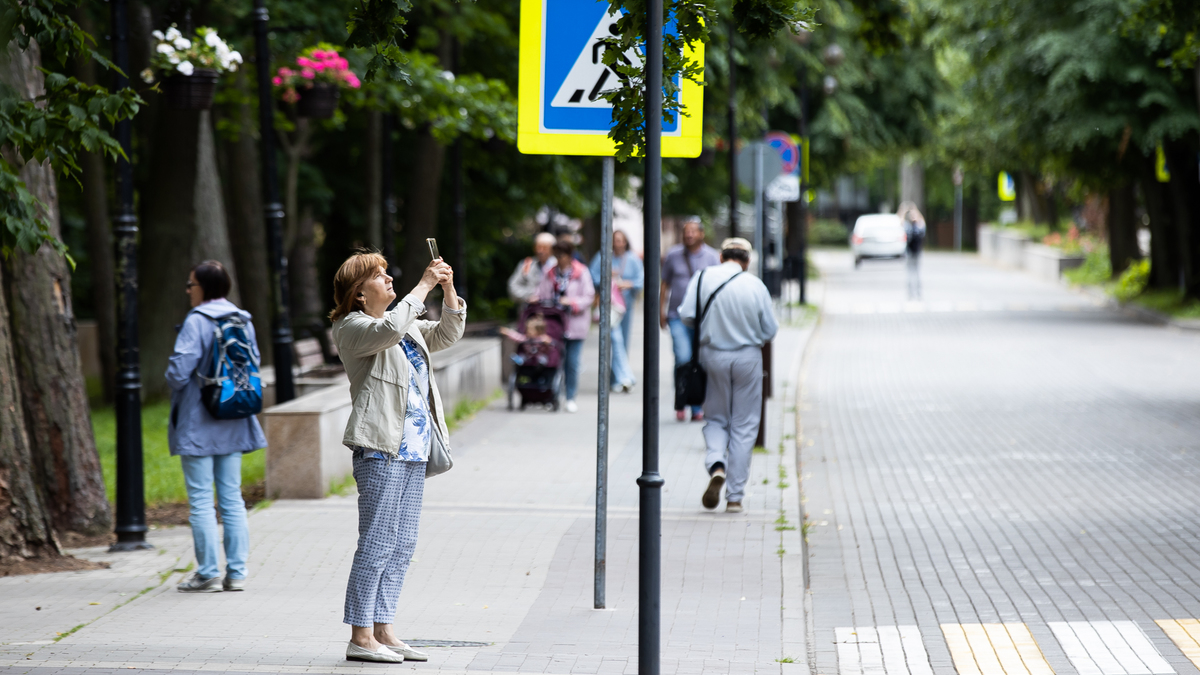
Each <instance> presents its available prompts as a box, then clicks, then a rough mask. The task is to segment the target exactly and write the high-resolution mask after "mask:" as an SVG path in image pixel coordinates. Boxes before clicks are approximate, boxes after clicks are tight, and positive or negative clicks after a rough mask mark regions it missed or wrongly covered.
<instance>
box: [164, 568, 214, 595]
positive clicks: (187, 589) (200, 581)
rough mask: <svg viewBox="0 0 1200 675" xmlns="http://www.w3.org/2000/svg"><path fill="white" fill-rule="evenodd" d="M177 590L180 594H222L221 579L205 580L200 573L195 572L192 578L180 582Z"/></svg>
mask: <svg viewBox="0 0 1200 675" xmlns="http://www.w3.org/2000/svg"><path fill="white" fill-rule="evenodd" d="M175 590H177V591H179V592H180V593H220V592H221V577H213V578H211V579H205V578H204V577H202V576H200V573H199V572H193V573H192V576H190V577H188V578H187V579H184V580H183V581H182V582H180V584H179V585H178V586H176V587H175Z"/></svg>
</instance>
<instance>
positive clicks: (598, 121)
mask: <svg viewBox="0 0 1200 675" xmlns="http://www.w3.org/2000/svg"><path fill="white" fill-rule="evenodd" d="M619 18H620V15H619V14H617V13H613V12H611V10H610V8H609V5H608V3H606V2H602V1H600V2H598V1H597V0H522V2H521V49H520V59H521V63H520V87H519V111H518V127H517V147H518V149H520V151H521V152H524V153H528V154H554V155H613V154H615V153H616V145H615V144H614V143H613V141H612V139H610V138H608V132H609V129H610V128H611V127H612V106H611V105H609V103H608V101H605V100H604V98H602V94H603V93H604V92H606V91H609V90H612V89H615V88H617V87H619V86H621V81H620V78H619V76H618V75H617V74H616V72H615V71H613V70H611V69H610V68H608V67H607V66H605V65H604V63H603V46H602V44H601V43H600V40H601V39H603V38H604V37H607V36H609V35H612V34H613V32H614V31H615V24H616V21H617V20H618V19H619ZM674 30H675V27H674V24H673V23H672V24H668V25H667V26H666V32H667V33H672V32H673V31H674ZM689 57H690V58H691V59H693V60H701V59H703V46H700V47H699V48H697V49H695V50H693V51H692V52H690V54H689ZM621 58H622V60H624V61H626V62H627V63H637V62H639V61H640V60H641V55H640V54H639V53H638V52H637V51H636V50H630V51H628V52H626V53H625V54H623V55H622V57H621ZM680 95H681V96H682V102H683V104H684V105H685V106H686V112H687V113H688V115H687V116H683V115H680V116H678V117H677V118H676V119H675V120H673V121H671V122H669V123H668V122H667V120H666V119H664V120H663V138H662V141H663V142H662V147H663V156H665V157H695V156H697V155H699V154H700V150H701V143H702V123H701V120H702V114H703V109H702V108H703V91H702V88H701V87H700V86H699V85H697V84H695V83H693V82H688V81H684V83H683V87H682V92H681V94H680Z"/></svg>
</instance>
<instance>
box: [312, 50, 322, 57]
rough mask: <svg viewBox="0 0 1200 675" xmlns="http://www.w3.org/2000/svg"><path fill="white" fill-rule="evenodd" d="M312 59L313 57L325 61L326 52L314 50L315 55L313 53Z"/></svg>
mask: <svg viewBox="0 0 1200 675" xmlns="http://www.w3.org/2000/svg"><path fill="white" fill-rule="evenodd" d="M312 57H313V58H314V59H323V58H325V50H323V49H314V50H313V53H312Z"/></svg>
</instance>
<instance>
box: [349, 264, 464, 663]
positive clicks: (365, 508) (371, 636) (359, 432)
mask: <svg viewBox="0 0 1200 675" xmlns="http://www.w3.org/2000/svg"><path fill="white" fill-rule="evenodd" d="M438 285H441V287H442V292H443V294H444V299H443V301H442V318H441V320H440V321H423V320H421V319H419V318H418V317H420V316H421V315H422V314H424V313H425V296H426V295H427V294H428V293H429V292H430V291H432V290H433V289H434V288H435V287H436V286H438ZM395 299H396V293H395V292H394V291H393V290H392V277H390V276H388V274H387V261H386V260H385V259H384V258H383V256H381V255H379V254H378V253H356V254H355V255H352V256H350V258H348V259H347V260H346V262H344V263H342V266H341V267H340V268H339V269H338V271H337V274H336V275H334V278H333V300H334V302H335V303H336V305H337V306H336V307H335V308H334V310H333V312H332V313H330V315H329V318H330V319H332V320H333V341H334V343H335V344H337V348H338V353H339V354H341V357H342V363H343V364H344V365H345V367H346V374H347V375H348V376H349V377H350V396H351V398H352V399H353V409H352V411H351V413H350V421H349V422H348V423H347V424H346V433H345V435H344V436H343V438H342V442H343V443H344V444H345V445H346V446H347V447H349V448H350V449H351V450H352V451H353V453H354V480H355V482H356V483H358V549H357V550H356V551H355V553H354V565H353V567H352V568H351V570H350V581H349V584H348V585H347V588H346V605H345V614H344V618H343V619H342V620H343V622H344V623H348V624H350V626H351V629H350V631H351V636H350V644H349V645H348V646H347V647H346V658H347V659H349V660H352V661H377V662H382V663H401V662H403V661H404V660H405V659H408V660H410V661H425V660H427V659H428V658H429V657H428V656H427V655H426V654H423V653H421V652H418V651H416V650H414V649H412V648H410V647H409V646H408V645H406V644H404V643H403V642H401V641H400V640H399V639H398V638H397V637H396V634H395V633H394V632H393V630H392V623H393V622H394V621H395V617H396V602H397V600H398V599H399V597H400V589H401V588H402V587H403V585H404V575H405V572H407V571H408V564H409V561H410V560H412V555H413V551H414V550H415V549H416V546H417V526H418V525H419V524H420V520H421V501H422V497H423V495H424V493H425V469H426V462H427V461H428V460H429V457H430V451H431V444H433V443H441V444H445V445H446V447H448V445H449V438H450V432H449V430H448V429H447V428H446V419H445V415H444V411H443V410H442V400H441V396H440V395H439V394H438V388H437V383H436V382H434V379H433V371H432V369H431V368H430V366H429V354H430V352H436V351H438V350H441V349H445V348H447V347H449V346H450V345H452V344H454V343H455V342H457V341H458V339H459V338H460V337H462V334H463V324H464V322H465V321H466V312H467V308H466V305H465V304H464V303H463V302H462V301H460V300H459V299H458V296H457V295H456V294H455V292H454V272H453V270H451V269H450V266H449V265H447V264H446V263H445V262H443V261H442V259H441V258H438V259H437V260H434V261H433V262H432V263H430V264H429V267H427V268H425V272H424V274H423V275H422V276H421V280H420V281H419V282H418V283H417V285H416V287H415V288H413V290H412V291H411V292H410V293H409V294H408V295H406V296H404V298H403V299H402V300H401V301H400V302H399V303H397V304H396V307H395V308H394V309H392V310H391V311H388V305H390V304H391V303H392V301H393V300H395Z"/></svg>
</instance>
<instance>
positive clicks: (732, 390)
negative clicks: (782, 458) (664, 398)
mask: <svg viewBox="0 0 1200 675" xmlns="http://www.w3.org/2000/svg"><path fill="white" fill-rule="evenodd" d="M750 253H751V247H750V242H748V241H746V240H745V239H742V238H740V237H736V238H732V239H726V240H725V241H724V242H723V243H722V244H721V265H720V266H719V267H711V268H708V269H707V270H705V271H704V273H703V276H701V275H697V276H696V278H694V279H692V281H691V283H689V284H688V289H687V295H686V296H685V297H684V299H683V304H682V305H680V308H679V314H680V318H681V319H682V320H683V321H684V322H685V323H688V324H695V323H696V322H697V321H698V319H697V317H696V297H697V294H699V298H700V307H701V309H700V311H701V314H702V315H703V317H702V320H700V325H699V330H700V365H701V366H703V368H704V372H705V373H706V374H707V376H708V389H707V394H708V395H707V397H706V398H705V400H704V415H705V418H706V420H707V421H706V423H705V425H704V443H705V446H706V447H707V454H706V455H705V458H704V464H705V467H706V468H707V469H708V474H709V482H708V488H707V489H706V490H705V491H704V496H703V498H702V499H701V503H702V504H704V508H706V509H715V508H716V507H717V504H718V503H720V499H721V487H722V486H723V485H725V502H726V505H725V510H726V511H727V512H729V513H740V512H741V511H742V498H743V496H744V495H745V488H746V480H747V479H748V478H749V476H750V456H751V453H752V452H753V450H754V438H755V437H756V436H757V435H758V427H759V425H760V424H761V423H762V382H763V373H762V346H763V345H764V344H766V343H767V342H768V341H770V340H771V339H772V338H773V337H775V332H776V331H777V330H778V329H779V326H778V324H777V323H776V322H775V314H774V311H773V310H772V308H771V294H770V293H769V292H768V291H767V287H766V286H764V285H763V282H761V281H759V280H758V278H757V277H755V276H752V275H750V274H746V273H745V271H746V268H747V267H749V265H750ZM701 280H702V283H701ZM698 286H700V287H699V288H697V287H698ZM706 306H707V307H708V311H707V313H705V310H704V308H705V307H706ZM726 483H727V484H726Z"/></svg>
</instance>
